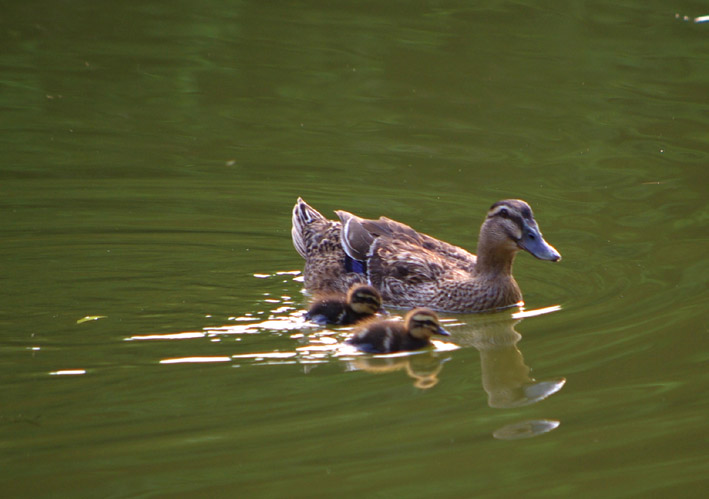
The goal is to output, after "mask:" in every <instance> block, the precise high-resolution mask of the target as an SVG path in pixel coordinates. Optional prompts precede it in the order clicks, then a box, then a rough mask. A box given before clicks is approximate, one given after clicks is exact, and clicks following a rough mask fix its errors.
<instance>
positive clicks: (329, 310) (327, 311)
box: [305, 284, 382, 325]
mask: <svg viewBox="0 0 709 499" xmlns="http://www.w3.org/2000/svg"><path fill="white" fill-rule="evenodd" d="M381 306H382V297H381V295H380V294H379V291H377V290H376V289H374V287H372V286H368V285H366V284H355V285H353V286H352V287H351V288H350V289H349V291H348V292H347V295H346V296H345V295H327V296H321V297H320V298H316V300H315V301H313V303H312V304H311V305H310V308H309V309H308V312H307V313H306V314H305V318H306V319H309V320H312V321H313V322H316V323H318V324H321V325H325V324H336V325H349V324H355V323H357V322H359V321H361V320H362V319H366V318H368V317H371V316H373V315H374V314H376V313H377V312H378V311H379V310H380V309H381Z"/></svg>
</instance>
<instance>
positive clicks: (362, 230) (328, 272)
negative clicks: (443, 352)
mask: <svg viewBox="0 0 709 499" xmlns="http://www.w3.org/2000/svg"><path fill="white" fill-rule="evenodd" d="M335 213H337V216H338V217H339V219H340V220H339V221H333V220H327V219H326V218H325V217H324V216H322V215H321V214H320V213H318V212H317V211H316V210H315V209H313V208H312V207H310V206H308V204H306V203H305V201H303V200H302V199H300V198H298V201H297V202H296V204H295V207H294V208H293V228H292V230H291V234H292V237H293V244H294V246H295V248H296V250H297V251H298V253H300V254H301V255H302V256H303V258H305V270H304V274H305V287H306V288H307V289H309V290H311V291H322V292H328V291H335V292H345V291H346V290H347V289H348V288H349V287H350V286H351V285H352V284H353V283H360V282H361V283H364V282H368V283H369V284H371V285H373V286H374V287H375V288H376V289H378V290H379V292H380V293H381V295H382V298H383V299H384V303H385V304H390V305H394V306H400V307H407V308H412V307H421V306H425V307H429V308H431V309H433V310H442V311H448V312H482V311H491V310H496V309H502V308H507V307H511V306H515V305H518V304H520V302H521V300H522V293H521V291H520V289H519V286H518V285H517V282H516V281H515V279H514V277H513V276H512V263H513V262H514V258H515V255H516V254H517V252H518V251H519V250H525V251H527V252H529V253H531V254H532V255H534V256H535V257H537V258H539V259H541V260H550V261H554V262H555V261H558V260H560V259H561V255H560V254H559V252H558V251H556V249H554V247H553V246H551V245H550V244H549V243H547V242H546V241H545V240H544V238H543V237H542V234H541V232H540V231H539V227H538V226H537V222H536V221H535V220H534V216H533V214H532V209H531V208H530V207H529V205H528V204H527V203H526V202H524V201H522V200H520V199H505V200H503V201H498V202H497V203H495V204H493V205H492V206H491V207H490V210H489V211H488V213H487V217H486V218H485V221H484V222H483V224H482V226H481V227H480V235H479V237H478V250H477V253H478V254H477V257H476V256H475V255H473V254H471V253H469V252H467V251H466V250H464V249H463V248H460V247H458V246H454V245H452V244H449V243H446V242H444V241H439V240H438V239H435V238H433V237H431V236H428V235H426V234H422V233H419V232H416V231H415V230H414V229H412V228H411V227H409V226H408V225H405V224H403V223H400V222H397V221H395V220H391V219H389V218H386V217H380V218H379V219H378V220H367V219H363V218H359V217H357V216H355V215H353V214H351V213H348V212H346V211H336V212H335Z"/></svg>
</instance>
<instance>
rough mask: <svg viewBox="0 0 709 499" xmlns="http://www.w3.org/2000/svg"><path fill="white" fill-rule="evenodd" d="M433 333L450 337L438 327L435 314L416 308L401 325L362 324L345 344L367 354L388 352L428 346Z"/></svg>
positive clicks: (396, 323) (387, 321)
mask: <svg viewBox="0 0 709 499" xmlns="http://www.w3.org/2000/svg"><path fill="white" fill-rule="evenodd" d="M434 334H440V335H441V336H450V333H449V332H448V331H446V330H445V329H443V328H442V327H441V325H440V324H439V322H438V316H437V315H436V313H435V312H433V311H432V310H429V309H427V308H415V309H413V310H411V311H410V312H409V313H408V314H406V317H405V318H404V322H403V323H402V322H400V321H391V320H372V321H370V322H368V323H366V324H364V325H363V326H362V327H361V328H360V329H358V330H357V331H355V333H354V336H352V338H350V339H348V340H347V343H349V344H350V345H354V346H356V347H357V348H358V349H360V350H362V351H364V352H368V353H391V352H400V351H408V350H418V349H419V348H423V347H426V346H428V345H430V344H431V336H433V335H434Z"/></svg>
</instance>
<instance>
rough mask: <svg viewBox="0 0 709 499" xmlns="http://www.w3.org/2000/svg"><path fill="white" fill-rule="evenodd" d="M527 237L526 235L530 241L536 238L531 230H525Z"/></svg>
mask: <svg viewBox="0 0 709 499" xmlns="http://www.w3.org/2000/svg"><path fill="white" fill-rule="evenodd" d="M527 237H528V238H529V239H531V240H532V241H534V239H536V236H535V235H534V232H532V231H531V230H530V231H529V232H527Z"/></svg>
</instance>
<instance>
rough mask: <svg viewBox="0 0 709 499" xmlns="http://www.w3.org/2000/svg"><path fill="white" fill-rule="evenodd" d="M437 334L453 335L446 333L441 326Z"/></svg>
mask: <svg viewBox="0 0 709 499" xmlns="http://www.w3.org/2000/svg"><path fill="white" fill-rule="evenodd" d="M436 334H439V335H441V336H450V335H451V334H450V333H449V332H448V331H446V330H445V329H443V328H442V327H440V326H439V327H438V331H436Z"/></svg>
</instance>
